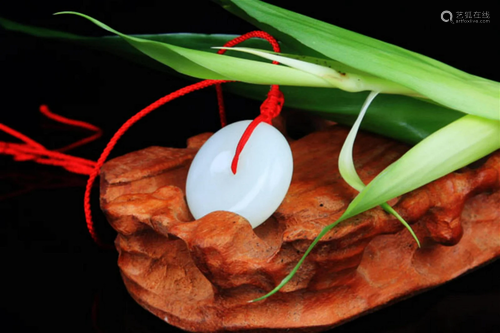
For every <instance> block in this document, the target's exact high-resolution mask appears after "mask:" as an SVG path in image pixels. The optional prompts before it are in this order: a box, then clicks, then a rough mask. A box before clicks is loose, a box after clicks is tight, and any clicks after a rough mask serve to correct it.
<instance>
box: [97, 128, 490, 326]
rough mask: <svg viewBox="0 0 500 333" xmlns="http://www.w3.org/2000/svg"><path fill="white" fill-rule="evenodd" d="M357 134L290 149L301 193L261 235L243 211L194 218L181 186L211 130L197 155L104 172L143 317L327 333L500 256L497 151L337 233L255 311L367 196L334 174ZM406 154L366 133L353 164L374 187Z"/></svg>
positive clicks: (147, 152)
mask: <svg viewBox="0 0 500 333" xmlns="http://www.w3.org/2000/svg"><path fill="white" fill-rule="evenodd" d="M346 135H347V130H346V129H344V128H342V127H339V126H332V127H330V128H328V129H326V130H321V131H318V132H315V133H312V134H310V135H308V136H306V137H304V138H302V139H300V140H297V141H295V142H293V143H291V146H292V151H293V155H294V176H293V179H292V185H291V187H290V190H289V192H288V194H287V197H286V198H285V201H284V202H283V203H282V205H281V206H280V207H279V209H278V210H277V212H276V213H275V214H274V215H273V216H272V217H271V218H270V219H268V221H267V222H266V223H264V224H263V225H261V226H259V227H258V228H256V229H255V230H252V228H251V227H250V225H249V224H248V222H247V221H246V220H245V219H243V218H241V217H239V216H237V215H235V214H232V213H228V212H214V213H211V214H209V215H207V216H205V217H203V218H202V219H200V220H196V221H193V218H192V216H191V214H190V213H189V210H188V208H187V206H186V203H185V199H184V193H183V189H184V184H185V178H186V174H187V170H188V167H189V163H190V161H191V160H192V158H193V156H194V154H195V153H196V151H197V149H198V148H199V147H200V146H201V144H202V143H203V142H204V141H205V140H206V139H207V137H208V135H207V134H204V135H201V136H197V137H195V138H193V139H191V140H190V141H189V142H188V148H186V149H172V148H161V147H150V148H147V149H144V150H141V151H137V152H133V153H130V154H127V155H125V156H122V157H119V158H116V159H114V160H111V161H109V162H108V163H106V165H105V166H104V167H103V169H102V175H101V207H102V209H103V211H104V212H105V214H106V215H107V218H108V220H109V222H110V224H111V225H112V226H113V228H114V229H115V230H116V231H117V232H118V236H117V238H116V242H115V244H116V248H117V250H118V252H119V260H118V265H119V267H120V270H121V273H122V276H123V281H124V283H125V285H126V287H127V289H128V291H129V293H130V295H131V296H132V297H133V298H134V299H135V300H136V301H137V302H138V303H139V304H141V305H142V306H143V307H144V308H146V309H147V310H149V311H150V312H152V313H154V314H155V315H156V316H158V317H160V318H161V319H163V320H165V321H166V322H168V323H169V324H172V325H175V326H177V327H180V328H182V329H184V330H187V331H193V332H224V331H253V332H266V331H272V332H279V331H283V332H285V331H286V332H291V331H296V332H319V331H323V330H326V329H328V328H331V327H333V326H336V325H339V324H341V323H343V322H345V321H348V320H352V319H353V318H355V317H358V316H361V315H363V314H365V313H367V312H371V311H373V310H375V309H377V308H380V307H383V306H386V305H388V304H390V303H393V302H395V301H397V300H400V299H402V298H407V297H409V296H411V295H414V294H416V293H419V292H422V291H424V290H426V289H428V288H432V287H435V286H437V285H440V284H442V283H444V282H446V281H449V280H451V279H453V278H455V277H457V276H459V275H461V274H463V273H465V272H467V271H469V270H471V269H473V268H475V267H478V266H480V265H483V264H485V263H487V262H488V261H491V260H493V259H495V258H497V257H498V256H500V191H499V187H500V184H499V174H500V152H498V151H497V152H496V153H494V154H492V155H491V156H490V157H489V158H488V160H487V161H486V162H485V163H484V164H483V165H481V166H479V167H477V168H476V169H464V170H461V171H460V172H459V173H453V174H450V175H447V176H445V177H443V178H441V179H439V180H437V181H435V182H433V183H431V184H428V185H426V186H424V187H423V188H421V189H417V190H415V191H413V192H411V193H409V194H407V195H404V196H402V197H400V198H397V199H394V200H392V201H391V202H390V204H391V205H393V206H394V207H395V209H396V210H397V211H398V212H399V213H400V214H401V215H402V216H403V217H404V218H405V219H406V220H407V221H408V222H409V223H411V224H412V228H413V229H414V231H415V232H416V234H417V236H418V237H419V239H420V241H421V242H422V248H420V249H419V248H417V246H416V244H415V242H414V240H413V239H412V237H411V236H410V234H409V233H408V231H407V230H406V229H403V227H402V226H401V225H400V223H399V222H398V221H397V220H395V219H394V218H392V217H391V216H390V215H388V214H386V213H385V212H384V211H383V210H382V209H380V208H375V209H372V210H370V211H368V212H365V213H363V214H360V215H359V216H357V217H354V218H352V219H349V220H347V221H345V222H344V223H341V224H340V225H339V226H338V227H336V228H334V229H333V230H332V231H331V232H329V233H328V234H327V235H326V236H325V237H324V238H323V239H322V241H321V242H320V243H319V244H318V246H317V247H316V248H315V250H314V251H313V252H312V253H311V255H310V256H309V257H308V258H307V260H306V261H305V263H304V265H303V266H302V268H301V269H300V270H299V272H298V274H297V275H296V276H295V277H294V278H293V279H292V281H291V282H290V283H289V284H287V285H286V286H285V287H284V288H283V289H282V290H281V292H279V293H277V294H276V295H274V296H272V297H270V298H268V299H266V300H264V301H261V302H256V303H248V301H249V300H252V299H254V298H257V297H259V296H261V295H263V294H264V293H265V292H267V291H269V290H271V289H272V288H273V287H274V286H275V285H276V284H278V283H279V282H280V281H281V280H282V279H283V278H284V277H285V276H286V275H287V274H288V272H289V271H290V270H291V269H292V268H293V266H294V265H295V264H296V262H297V261H298V260H299V259H300V257H301V255H302V254H303V252H304V251H305V249H306V248H307V246H308V245H309V244H310V243H311V241H312V240H313V239H314V237H315V236H316V235H317V234H318V233H319V232H320V230H321V229H322V228H323V227H324V226H326V225H328V224H330V223H332V222H334V221H335V220H336V219H337V218H338V217H339V216H340V215H341V213H342V212H343V211H344V210H345V208H346V207H347V205H348V204H349V202H350V201H351V200H352V199H353V198H354V197H355V196H356V194H357V193H356V191H354V190H353V189H351V188H350V187H349V186H348V185H347V184H346V183H345V182H344V181H343V180H342V179H341V177H340V175H339V174H338V171H337V162H336V161H337V158H338V154H339V152H340V148H341V145H342V142H343V140H344V139H345V136H346ZM406 150H407V147H405V146H404V145H402V144H399V143H395V142H392V141H390V140H387V139H384V138H381V137H378V136H374V135H369V134H360V136H359V137H358V139H357V141H356V145H355V151H354V157H355V162H356V167H357V169H358V171H359V173H360V176H361V178H362V179H363V180H364V181H365V182H369V181H370V180H371V179H373V177H375V176H376V175H377V174H378V173H379V172H380V171H382V170H383V169H384V168H385V167H386V166H387V165H389V164H390V163H392V162H393V161H394V160H396V159H397V158H398V157H399V156H401V155H402V154H403V153H404V152H405V151H406Z"/></svg>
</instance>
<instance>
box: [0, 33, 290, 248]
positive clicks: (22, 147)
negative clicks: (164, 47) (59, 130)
mask: <svg viewBox="0 0 500 333" xmlns="http://www.w3.org/2000/svg"><path fill="white" fill-rule="evenodd" d="M254 37H257V38H263V39H266V40H267V41H269V42H270V43H271V45H272V46H273V49H274V51H275V52H280V49H279V45H278V42H276V40H275V39H274V38H273V37H272V36H271V35H269V34H267V33H265V32H263V31H253V32H250V33H247V34H245V35H242V36H240V37H238V38H235V39H233V40H232V41H229V42H228V43H226V44H225V45H224V46H226V47H231V46H234V45H236V44H238V43H241V42H243V41H245V40H247V39H249V38H254ZM224 52H225V50H220V51H219V52H218V53H219V54H223V53H224ZM273 64H277V62H275V61H273ZM225 82H232V81H225V80H204V81H201V82H198V83H195V84H192V85H189V86H187V87H184V88H182V89H179V90H177V91H175V92H173V93H171V94H168V95H166V96H164V97H162V98H160V99H159V100H157V101H156V102H154V103H152V104H150V105H149V106H147V107H146V108H144V109H143V110H141V111H140V112H138V113H137V114H135V115H134V116H133V117H132V118H130V119H129V120H128V121H127V122H125V123H124V124H123V125H122V126H121V127H120V128H119V129H118V131H117V132H116V133H115V134H114V135H113V137H112V138H111V140H110V141H109V143H108V144H107V145H106V148H105V149H104V150H103V152H102V153H101V156H100V157H99V159H98V160H97V162H94V161H90V160H86V159H83V158H79V157H75V156H70V155H66V154H63V153H62V152H64V151H68V150H70V149H73V148H75V147H79V146H81V145H84V144H86V143H88V142H91V141H93V140H95V139H97V138H98V137H100V136H101V134H102V131H101V129H100V128H98V127H96V126H94V125H92V124H89V123H86V122H83V121H78V120H73V119H68V118H65V117H62V116H60V115H57V114H54V113H52V112H50V110H49V109H48V107H47V106H45V105H42V106H40V112H41V113H42V114H44V115H45V116H46V117H48V118H50V119H53V120H55V121H58V122H60V123H64V124H68V125H71V126H77V127H81V128H85V129H88V130H91V131H94V132H96V133H95V134H93V135H92V136H89V137H87V138H84V139H81V140H79V141H77V142H74V143H72V144H70V145H67V146H65V147H62V148H59V149H57V150H56V151H50V150H47V149H46V148H45V147H44V146H42V145H41V144H39V143H38V142H36V141H34V140H32V139H30V138H28V137H27V136H25V135H23V134H21V133H19V132H17V131H15V130H13V129H11V128H10V127H8V126H5V125H3V124H1V123H0V130H3V131H4V132H7V133H9V134H11V135H12V136H14V137H16V138H18V139H20V140H22V141H23V142H25V144H16V143H8V142H0V144H3V150H2V151H0V154H2V153H3V154H8V155H13V156H14V159H15V160H16V161H26V160H33V161H35V162H37V163H41V164H50V165H57V166H62V167H64V168H65V169H66V170H68V171H71V172H74V173H80V174H85V175H89V179H88V181H87V185H86V188H85V195H84V199H83V201H84V204H83V205H84V211H85V220H86V224H87V228H88V230H89V233H90V235H91V236H92V239H93V240H94V241H95V242H96V243H97V244H98V245H100V246H103V247H108V245H106V244H104V243H103V242H102V241H101V239H100V238H99V236H98V235H97V233H96V231H95V228H94V223H93V220H92V211H91V208H90V193H91V190H92V187H93V184H94V182H95V179H96V178H97V176H98V175H99V172H100V169H101V167H102V166H103V164H104V162H105V161H106V159H107V158H108V156H109V154H110V153H111V150H112V149H113V148H114V147H115V145H116V143H117V141H118V140H119V139H120V138H121V137H122V136H123V134H124V133H125V132H126V131H127V130H128V129H129V128H130V127H131V126H132V125H134V124H135V123H136V122H138V121H139V120H140V119H142V118H143V117H145V116H146V115H148V114H149V113H150V112H152V111H153V110H155V109H157V108H158V107H160V106H162V105H163V104H165V103H167V102H169V101H171V100H173V99H175V98H178V97H181V96H184V95H186V94H188V93H190V92H193V91H195V90H199V89H203V88H206V87H209V86H211V85H216V88H217V99H218V103H219V115H220V119H221V125H222V126H223V127H224V126H225V125H226V115H225V110H224V101H223V97H222V89H221V87H220V85H221V84H222V83H225ZM283 102H284V99H283V94H282V93H281V92H280V90H279V87H278V86H277V85H272V86H271V90H270V91H269V93H268V97H267V99H266V100H265V101H264V103H262V105H261V108H260V115H259V116H258V117H257V118H255V119H254V120H253V121H252V122H251V123H250V125H249V126H248V128H247V129H246V130H245V132H244V133H243V135H242V137H241V139H240V141H239V142H238V146H237V149H236V152H235V156H234V159H233V162H232V164H231V169H232V171H233V173H236V168H237V164H238V159H239V155H240V153H241V151H242V150H243V148H244V146H245V144H246V142H247V141H248V139H249V138H250V136H251V134H252V132H253V130H254V129H255V128H256V127H257V126H258V124H260V123H261V122H267V123H269V124H270V123H271V119H273V118H274V117H276V116H277V115H279V113H280V111H281V108H282V106H283Z"/></svg>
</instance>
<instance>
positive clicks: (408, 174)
mask: <svg viewBox="0 0 500 333" xmlns="http://www.w3.org/2000/svg"><path fill="white" fill-rule="evenodd" d="M457 133H458V135H457ZM497 149H500V121H495V120H490V119H485V118H481V117H477V116H473V115H467V116H465V117H462V118H460V119H458V120H457V121H454V122H453V123H451V124H449V125H448V126H445V127H444V128H442V129H440V130H439V131H437V132H435V133H433V134H432V135H430V136H429V137H427V138H426V139H425V140H423V141H421V142H420V143H419V144H417V145H416V146H415V147H413V148H412V149H410V150H409V151H408V152H407V153H406V154H405V155H403V156H402V157H401V158H400V159H399V160H397V161H396V162H394V163H393V164H391V165H390V166H389V167H387V168H386V169H385V170H384V171H382V172H381V173H380V174H379V175H378V176H377V177H375V178H374V179H373V180H372V181H371V182H370V184H368V185H367V186H366V187H365V188H364V189H363V190H362V191H361V192H360V193H359V195H358V196H356V198H355V199H354V200H353V201H352V202H351V203H350V204H349V206H348V207H347V209H346V210H345V212H344V213H343V214H342V216H341V217H340V218H339V219H338V220H337V221H335V222H334V223H332V224H330V225H328V226H326V227H325V228H323V230H322V231H321V232H320V233H319V234H318V236H317V237H316V238H315V239H314V241H313V242H312V243H311V245H310V246H309V248H308V249H307V250H306V252H305V253H304V255H303V256H302V258H301V259H300V260H299V262H298V263H297V265H296V266H295V267H294V268H293V269H292V271H291V272H290V273H289V274H288V275H287V276H286V277H285V278H284V279H283V280H282V281H281V282H280V284H279V285H278V286H276V287H275V288H274V289H273V290H271V291H270V292H269V293H267V294H266V295H264V296H262V297H259V298H257V299H255V300H253V301H252V302H256V301H260V300H263V299H265V298H267V297H269V296H271V295H273V294H275V293H276V292H278V291H279V290H280V289H281V288H282V287H283V286H284V285H285V284H287V283H288V282H289V281H290V280H291V279H292V277H293V276H294V275H295V273H296V272H297V271H298V269H299V268H300V266H301V265H302V264H303V262H304V260H305V259H306V257H307V256H308V255H309V253H310V252H311V251H312V249H313V248H314V247H315V246H316V244H317V243H318V242H319V241H320V239H321V238H323V236H325V235H326V234H327V233H328V232H329V231H330V230H332V229H333V228H334V227H335V226H337V224H339V223H340V222H342V221H345V220H346V219H348V218H350V217H353V216H356V215H357V214H360V213H362V212H364V211H367V210H368V209H371V208H373V207H376V206H378V205H380V204H383V203H385V202H386V201H388V200H389V199H392V198H395V197H397V196H399V195H401V194H403V193H407V192H409V191H412V190H414V189H416V188H418V187H420V186H423V185H425V184H427V183H429V182H431V181H432V180H434V179H437V178H439V177H442V176H444V175H446V174H448V173H450V172H453V171H454V170H457V169H459V168H461V167H464V166H466V165H468V164H470V163H472V162H474V161H476V160H478V159H480V158H482V157H484V156H486V155H488V154H490V153H492V152H494V151H495V150H497ZM414 237H415V236H414Z"/></svg>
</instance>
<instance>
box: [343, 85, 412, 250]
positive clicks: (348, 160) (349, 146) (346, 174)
mask: <svg viewBox="0 0 500 333" xmlns="http://www.w3.org/2000/svg"><path fill="white" fill-rule="evenodd" d="M377 95H378V92H371V93H370V94H369V95H368V97H367V98H366V101H365V102H364V103H363V107H362V108H361V111H360V113H359V115H358V118H357V119H356V121H355V122H354V125H353V126H352V128H351V130H350V131H349V134H348V135H347V138H346V139H345V142H344V144H343V146H342V149H341V150H340V155H339V163H338V167H339V171H340V175H341V176H342V178H343V179H344V180H345V181H346V182H347V184H349V185H350V186H351V187H352V188H354V189H355V190H357V191H359V192H361V191H363V189H364V188H365V187H366V185H365V183H364V182H363V181H362V180H361V178H360V177H359V175H358V173H357V171H356V167H355V166H354V159H353V150H354V141H355V139H356V136H357V134H358V130H359V127H360V125H361V122H362V121H363V118H364V116H365V114H366V111H367V110H368V107H369V106H370V104H371V103H372V101H373V99H374V98H375V97H376V96H377ZM380 206H381V207H382V208H383V209H384V210H385V211H386V212H387V213H389V214H392V215H394V216H395V217H396V218H397V219H398V220H399V221H400V222H401V223H402V224H403V225H404V226H405V227H406V229H408V231H409V232H410V234H411V235H412V236H413V238H414V239H415V241H416V242H417V245H418V247H420V241H419V240H418V237H417V235H415V233H414V232H413V229H412V228H411V227H410V225H409V224H408V223H407V222H406V221H405V220H404V219H403V218H402V217H401V215H399V214H398V212H396V211H395V210H394V208H392V207H391V206H389V204H388V203H387V202H384V203H382V204H381V205H380Z"/></svg>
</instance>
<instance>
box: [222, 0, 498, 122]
mask: <svg viewBox="0 0 500 333" xmlns="http://www.w3.org/2000/svg"><path fill="white" fill-rule="evenodd" d="M217 2H219V3H220V4H222V6H223V7H224V8H225V9H227V10H229V11H231V12H232V13H234V14H236V15H238V16H240V17H242V18H243V19H247V20H249V21H250V22H251V23H253V24H255V25H256V26H258V27H261V28H263V29H267V31H269V32H270V33H271V34H273V35H274V36H275V37H276V38H278V39H280V40H283V41H285V42H286V43H287V44H290V45H293V46H295V48H296V49H298V51H297V52H300V53H301V54H307V55H312V56H316V57H321V56H322V57H327V58H329V59H334V60H337V61H339V62H342V63H344V64H346V65H348V66H351V67H354V68H357V69H359V70H361V71H363V72H366V73H370V74H372V75H375V76H377V77H380V78H385V79H387V80H389V81H393V82H396V83H399V84H401V85H403V86H406V87H407V88H409V89H412V90H414V91H416V92H417V93H419V94H421V95H424V96H426V97H428V98H430V99H432V100H434V101H436V102H438V103H440V104H442V105H445V106H448V107H450V108H452V109H456V110H459V111H462V112H465V113H469V114H474V115H478V116H481V117H485V118H489V119H493V120H498V119H500V112H499V110H500V101H499V92H500V84H499V83H498V82H494V81H491V80H487V79H483V78H480V77H477V76H474V75H471V74H468V73H465V72H463V71H460V70H458V69H456V68H453V67H451V66H448V65H445V64H443V63H441V62H439V61H437V60H434V59H431V58H429V57H426V56H423V55H420V54H418V53H415V52H411V51H408V50H405V49H403V48H400V47H397V46H395V45H392V44H388V43H385V42H382V41H378V40H376V39H373V38H370V37H367V36H363V35H361V34H357V33H354V32H352V31H348V30H345V29H342V28H340V27H337V26H334V25H331V24H328V23H325V22H321V21H318V20H315V19H312V18H310V17H307V16H304V15H300V14H297V13H294V12H291V11H288V10H285V9H282V8H279V7H276V6H273V5H270V4H267V3H265V2H261V1H241V0H218V1H217ZM270 27H272V29H270ZM305 49H307V51H305Z"/></svg>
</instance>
